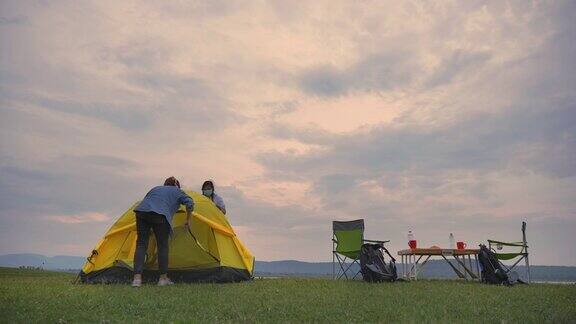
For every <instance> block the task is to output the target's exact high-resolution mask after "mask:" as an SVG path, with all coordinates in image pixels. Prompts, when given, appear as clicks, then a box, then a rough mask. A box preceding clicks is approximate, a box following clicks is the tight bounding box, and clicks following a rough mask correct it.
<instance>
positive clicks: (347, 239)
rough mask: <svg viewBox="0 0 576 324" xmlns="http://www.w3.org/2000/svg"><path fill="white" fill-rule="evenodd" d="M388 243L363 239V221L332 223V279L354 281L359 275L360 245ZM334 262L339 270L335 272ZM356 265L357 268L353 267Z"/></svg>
mask: <svg viewBox="0 0 576 324" xmlns="http://www.w3.org/2000/svg"><path fill="white" fill-rule="evenodd" d="M365 242H369V243H380V244H384V243H387V242H390V241H374V240H365V239H364V220H363V219H357V220H353V221H345V222H339V221H334V222H332V278H333V279H341V278H343V277H344V278H346V279H350V278H352V279H355V278H356V276H357V275H358V274H359V273H360V249H361V248H362V244H364V243H365ZM336 261H338V265H339V267H340V269H338V270H336ZM355 265H356V267H357V268H355V267H354V266H355Z"/></svg>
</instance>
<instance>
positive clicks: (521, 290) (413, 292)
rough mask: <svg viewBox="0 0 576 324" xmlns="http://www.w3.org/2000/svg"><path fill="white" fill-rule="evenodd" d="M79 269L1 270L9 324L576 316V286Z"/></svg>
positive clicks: (2, 309)
mask: <svg viewBox="0 0 576 324" xmlns="http://www.w3.org/2000/svg"><path fill="white" fill-rule="evenodd" d="M73 279H74V275H73V274H66V273H55V272H45V271H31V270H16V269H5V268H4V269H0V314H1V317H0V318H1V320H0V321H1V322H27V323H28V322H103V321H105V322H107V321H111V322H125V321H144V322H158V321H160V322H190V321H193V322H215V321H216V322H238V321H240V322H254V321H257V322H278V321H280V322H287V321H289V322H301V321H307V322H310V321H313V322H350V321H353V322H364V321H368V322H390V321H392V322H421V321H426V322H446V321H450V322H468V321H473V322H493V323H495V322H512V323H520V322H576V286H574V285H550V284H533V285H530V286H527V285H518V286H514V287H511V288H509V287H501V286H487V285H481V284H478V283H467V282H460V281H418V282H410V283H406V282H397V283H382V284H368V283H364V282H360V281H354V282H350V281H348V282H346V281H332V280H329V279H263V280H255V281H253V282H245V283H238V284H177V285H174V286H171V287H157V286H153V285H146V286H143V287H141V288H139V289H134V288H132V287H129V286H127V285H74V284H71V281H72V280H73Z"/></svg>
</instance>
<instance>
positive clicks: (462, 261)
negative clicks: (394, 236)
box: [398, 248, 480, 280]
mask: <svg viewBox="0 0 576 324" xmlns="http://www.w3.org/2000/svg"><path fill="white" fill-rule="evenodd" d="M479 251H480V250H478V249H442V248H426V249H422V248H417V249H406V250H400V251H398V255H399V256H400V257H401V258H402V270H403V271H402V274H403V276H404V278H406V279H409V280H410V279H414V280H418V274H419V273H420V272H421V271H422V269H423V268H424V266H425V265H426V262H428V260H430V258H431V257H433V256H440V257H442V259H444V260H445V261H446V262H447V263H448V264H449V265H450V267H451V268H452V270H454V272H455V273H456V275H458V277H459V278H462V279H465V280H468V276H470V279H473V280H479V279H480V266H479V264H478V252H479ZM472 257H474V261H472ZM449 258H453V259H454V260H455V261H456V264H454V263H453V262H451V261H450V260H449ZM422 259H424V261H422V262H421V263H420V261H421V260H422ZM466 259H468V260H466ZM473 263H474V264H475V266H474V265H473Z"/></svg>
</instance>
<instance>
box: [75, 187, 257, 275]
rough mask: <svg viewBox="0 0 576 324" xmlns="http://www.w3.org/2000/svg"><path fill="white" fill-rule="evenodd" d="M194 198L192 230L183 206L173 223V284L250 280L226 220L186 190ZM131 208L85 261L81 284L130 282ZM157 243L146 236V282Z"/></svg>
mask: <svg viewBox="0 0 576 324" xmlns="http://www.w3.org/2000/svg"><path fill="white" fill-rule="evenodd" d="M187 194H188V195H189V196H190V197H192V199H193V200H194V214H193V217H192V222H191V225H190V230H188V229H186V228H185V227H184V226H183V224H184V222H185V220H186V212H185V210H184V208H181V209H180V210H179V211H178V212H177V213H176V214H175V215H174V219H173V226H174V227H173V231H174V232H173V235H172V237H171V239H170V254H169V257H168V267H169V270H168V275H169V277H170V278H171V279H172V280H173V281H175V282H178V281H180V282H234V281H242V280H249V279H250V278H252V274H253V270H254V257H253V256H252V254H251V253H250V251H248V249H247V248H246V247H245V246H244V245H243V244H242V243H241V242H240V240H239V239H238V237H237V236H236V234H235V233H234V230H233V229H232V226H231V225H230V223H229V222H228V220H227V219H226V216H225V215H224V214H223V213H222V212H221V211H220V210H219V209H218V208H216V206H215V205H214V203H213V202H212V201H211V200H210V199H208V198H206V197H204V196H203V195H201V194H198V193H195V192H191V191H190V192H187ZM137 205H138V203H136V204H134V205H133V206H132V207H131V208H130V209H128V211H126V212H125V213H124V214H123V215H122V216H121V217H120V219H118V220H117V221H116V223H114V225H112V227H111V228H110V229H109V230H108V232H107V233H106V234H105V235H104V237H103V238H102V239H101V240H100V241H99V242H98V244H96V247H94V250H92V252H91V253H90V256H89V257H88V258H87V261H86V263H85V264H84V267H83V268H82V271H81V272H80V280H81V282H84V283H112V282H129V281H130V280H131V278H132V271H133V266H134V250H135V248H136V215H135V213H134V208H135V207H136V206H137ZM157 272H158V263H157V259H156V242H155V239H154V235H151V236H150V242H149V244H148V252H147V258H146V264H145V266H144V274H143V277H144V280H156V279H157V277H158V273H157Z"/></svg>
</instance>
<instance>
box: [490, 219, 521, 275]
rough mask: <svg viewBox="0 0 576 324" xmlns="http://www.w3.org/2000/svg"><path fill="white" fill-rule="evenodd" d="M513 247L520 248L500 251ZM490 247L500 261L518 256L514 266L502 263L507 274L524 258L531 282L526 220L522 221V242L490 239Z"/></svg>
mask: <svg viewBox="0 0 576 324" xmlns="http://www.w3.org/2000/svg"><path fill="white" fill-rule="evenodd" d="M505 246H506V247H512V248H520V251H518V252H511V253H510V252H508V253H502V252H499V251H500V250H502V248H503V247H505ZM488 248H489V249H490V251H492V252H494V253H495V254H496V258H497V259H498V260H500V261H506V260H512V259H514V258H518V260H516V262H514V264H512V266H506V265H504V264H502V262H500V263H501V264H502V266H503V267H504V269H505V271H506V274H508V273H510V271H512V269H514V267H516V265H518V263H520V261H522V260H524V263H525V265H526V269H525V272H526V278H527V279H528V283H530V262H529V261H528V242H526V222H522V242H502V241H495V240H488Z"/></svg>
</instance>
